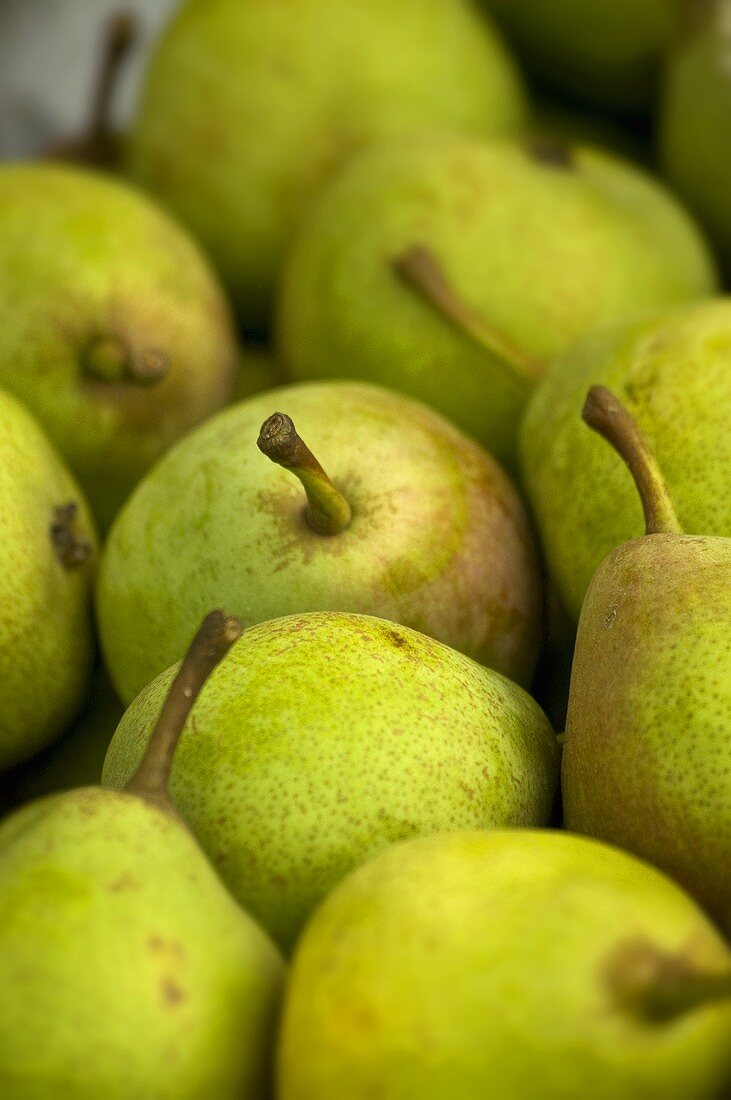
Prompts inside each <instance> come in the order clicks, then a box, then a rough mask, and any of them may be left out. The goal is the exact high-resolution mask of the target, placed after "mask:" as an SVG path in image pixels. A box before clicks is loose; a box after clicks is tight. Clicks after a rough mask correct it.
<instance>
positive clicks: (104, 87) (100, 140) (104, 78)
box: [82, 12, 137, 163]
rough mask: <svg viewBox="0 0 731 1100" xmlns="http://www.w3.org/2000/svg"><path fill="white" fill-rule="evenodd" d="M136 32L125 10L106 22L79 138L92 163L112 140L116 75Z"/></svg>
mask: <svg viewBox="0 0 731 1100" xmlns="http://www.w3.org/2000/svg"><path fill="white" fill-rule="evenodd" d="M136 34H137V27H136V23H135V20H134V18H133V16H132V15H131V14H129V13H126V12H120V13H118V14H117V15H114V16H112V18H111V19H110V21H109V23H108V25H107V31H106V38H105V41H104V53H103V55H102V58H101V63H100V66H99V71H98V73H97V78H96V85H95V88H94V93H93V96H92V103H91V112H90V117H89V122H88V126H87V132H86V134H85V136H84V137H83V139H82V145H83V149H84V151H85V155H86V157H87V158H88V159H89V160H90V161H92V162H93V163H99V162H102V163H103V162H105V161H106V159H107V154H108V152H109V147H110V143H111V141H112V140H113V135H112V126H111V121H110V118H111V108H112V100H113V98H114V94H115V92H116V89H117V85H118V83H119V74H120V73H121V71H122V66H123V64H124V61H125V60H126V58H127V57H128V56H129V53H130V50H131V48H132V46H133V45H134V41H135V38H136Z"/></svg>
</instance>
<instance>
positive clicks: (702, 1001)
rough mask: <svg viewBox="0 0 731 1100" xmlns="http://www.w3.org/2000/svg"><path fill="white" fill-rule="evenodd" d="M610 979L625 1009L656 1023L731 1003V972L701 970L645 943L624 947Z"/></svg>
mask: <svg viewBox="0 0 731 1100" xmlns="http://www.w3.org/2000/svg"><path fill="white" fill-rule="evenodd" d="M608 978H609V981H610V985H611V987H612V988H613V991H614V993H615V995H616V996H617V997H618V998H619V1000H620V1001H621V1002H622V1004H623V1005H624V1006H625V1007H628V1008H630V1009H632V1010H633V1011H634V1012H635V1013H637V1014H639V1015H641V1016H643V1017H645V1019H648V1020H652V1021H655V1022H657V1023H662V1022H663V1021H668V1020H674V1019H677V1018H678V1017H679V1016H682V1015H684V1014H685V1013H686V1012H693V1011H695V1010H698V1009H702V1008H706V1007H710V1006H711V1005H713V1004H716V1003H717V1002H718V1001H726V1000H731V970H729V969H726V970H719V971H702V970H700V969H699V968H698V967H697V965H695V964H694V963H693V962H692V961H691V960H689V959H688V958H687V957H684V956H683V955H682V954H670V953H667V952H663V951H661V950H660V949H659V948H658V947H656V946H655V945H654V944H652V943H650V942H649V941H644V940H639V941H630V942H628V943H625V944H623V945H621V947H620V950H619V953H618V955H617V956H616V957H615V958H614V959H613V961H612V965H611V967H610V970H609V972H608Z"/></svg>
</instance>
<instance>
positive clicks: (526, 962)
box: [277, 830, 731, 1100]
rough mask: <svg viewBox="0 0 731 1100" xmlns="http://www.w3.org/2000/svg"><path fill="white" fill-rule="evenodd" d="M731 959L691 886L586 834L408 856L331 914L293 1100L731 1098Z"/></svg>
mask: <svg viewBox="0 0 731 1100" xmlns="http://www.w3.org/2000/svg"><path fill="white" fill-rule="evenodd" d="M729 1028H731V951H729V948H728V946H727V945H726V944H725V943H724V942H723V940H722V939H721V937H720V936H719V934H718V933H717V932H716V931H715V930H714V929H713V927H712V926H711V924H710V923H709V922H708V921H707V920H706V918H705V917H704V915H703V914H702V913H701V912H700V911H699V910H698V909H697V907H696V906H695V905H694V904H693V902H692V901H691V900H690V898H688V897H687V896H686V895H685V894H684V893H683V891H682V890H680V889H679V888H678V887H677V886H676V885H675V884H674V883H673V882H671V881H670V880H669V879H666V878H665V877H664V875H661V874H659V873H658V872H657V871H655V870H654V869H653V868H651V867H648V866H647V865H646V864H644V863H641V862H640V861H639V860H636V859H633V858H632V857H631V856H628V855H626V854H625V853H623V852H620V851H617V850H616V849H614V848H610V847H609V846H607V845H603V844H598V843H596V842H594V841H589V840H585V839H583V838H580V837H575V836H571V835H570V834H567V833H559V832H543V831H537V830H534V831H529V830H525V831H502V830H496V831H494V832H490V833H481V832H453V833H444V834H442V835H441V836H433V837H426V838H419V839H417V840H410V841H406V842H404V843H402V844H397V845H395V846H393V847H392V848H390V849H389V850H388V851H386V852H384V853H382V854H381V855H378V856H376V857H375V858H374V859H372V860H371V861H370V862H368V863H367V864H366V865H365V866H363V867H360V868H359V869H358V870H356V871H354V872H353V873H352V874H351V875H349V876H348V877H347V878H346V879H345V880H344V881H343V882H342V883H341V884H340V885H339V886H338V887H336V888H335V890H334V891H333V893H332V894H331V896H330V897H329V898H328V899H327V900H326V901H325V902H324V904H323V905H322V906H321V908H320V909H319V910H318V911H317V912H316V914H315V915H314V917H313V918H312V921H311V922H310V924H309V925H308V927H307V929H306V930H305V932H304V935H303V937H302V939H301V941H300V944H299V947H298V949H297V953H296V955H295V958H294V962H293V964H292V973H291V979H290V983H289V986H288V991H287V995H286V998H285V1008H284V1016H283V1022H282V1027H281V1033H280V1040H279V1049H278V1071H279V1072H278V1076H279V1087H278V1091H277V1097H278V1100H341V1098H343V1097H346V1096H347V1098H348V1100H370V1098H371V1097H376V1096H377V1097H378V1098H379V1100H412V1098H413V1097H419V1100H444V1098H445V1097H450V1098H451V1100H481V1098H483V1097H494V1098H495V1100H528V1098H533V1097H540V1098H541V1100H585V1098H586V1097H588V1096H591V1097H596V1098H597V1100H627V1098H629V1097H631V1098H633V1100H639V1098H640V1097H641V1098H642V1100H717V1098H718V1097H720V1096H721V1095H724V1096H725V1095H727V1093H726V1092H725V1091H724V1092H723V1093H722V1089H723V1087H724V1085H725V1086H726V1088H728V1085H729V1083H731V1052H730V1049H729V1042H728V1037H729Z"/></svg>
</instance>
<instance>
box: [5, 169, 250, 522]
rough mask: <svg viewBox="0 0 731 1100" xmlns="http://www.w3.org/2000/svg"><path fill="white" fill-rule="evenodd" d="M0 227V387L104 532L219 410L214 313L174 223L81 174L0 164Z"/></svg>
mask: <svg viewBox="0 0 731 1100" xmlns="http://www.w3.org/2000/svg"><path fill="white" fill-rule="evenodd" d="M0 221H1V222H2V227H3V231H2V236H1V237H0V385H2V386H4V387H5V388H6V389H8V390H10V391H11V392H12V393H14V394H15V395H16V396H17V397H18V398H19V399H20V400H21V401H22V402H23V403H24V404H25V405H27V407H28V408H29V409H30V410H31V411H32V412H33V413H34V415H35V416H36V417H37V418H38V420H39V421H40V423H41V424H42V425H43V427H44V429H45V431H46V432H47V434H48V435H49V437H50V438H51V440H52V441H53V443H54V444H55V445H56V447H57V448H58V450H59V451H60V452H61V454H62V455H63V456H64V458H65V459H66V461H67V462H68V464H69V466H70V467H71V469H72V470H73V472H74V474H75V475H76V476H77V477H78V479H79V481H80V483H81V485H82V487H83V488H84V490H85V492H86V493H87V496H88V498H89V501H90V504H91V506H92V508H93V510H94V513H95V515H96V517H97V519H98V521H99V523H100V525H101V526H102V527H104V528H106V527H107V526H108V525H109V523H110V522H111V520H112V518H113V516H114V514H115V512H116V511H117V509H118V508H119V506H120V505H121V504H122V502H123V501H124V499H125V498H126V496H127V495H128V494H129V492H130V490H131V489H132V488H133V486H134V485H135V484H136V482H137V481H138V480H139V478H140V477H141V476H142V474H143V473H144V471H145V470H146V469H147V468H148V466H150V465H151V463H152V462H153V461H154V459H156V458H157V456H158V455H159V454H161V452H162V451H164V450H165V449H166V448H167V447H168V446H169V445H170V443H172V442H173V440H175V439H177V438H178V436H180V435H183V434H184V433H185V432H186V431H187V430H188V429H189V428H191V427H192V426H193V425H194V424H197V423H198V422H199V421H200V420H203V419H204V418H205V417H206V416H208V415H209V414H210V413H212V412H213V411H214V410H216V409H218V408H220V407H221V406H222V405H224V404H225V403H226V401H227V400H228V399H229V397H230V395H231V392H232V389H233V380H234V371H235V366H236V356H237V348H236V340H235V333H234V329H233V323H232V319H231V316H230V312H229V306H228V303H227V302H226V299H225V297H224V294H223V291H222V290H221V289H220V287H219V285H218V283H217V281H216V279H215V277H214V276H213V274H212V272H211V270H210V268H209V266H208V263H207V261H206V260H205V258H204V257H203V255H202V254H201V252H200V251H199V249H198V248H197V246H196V245H195V244H194V243H193V241H191V240H189V238H188V237H187V236H186V234H185V233H183V232H182V230H181V229H180V228H178V226H176V225H175V224H174V223H173V222H172V221H170V220H169V219H168V218H167V217H166V216H165V215H164V214H163V213H162V212H161V211H159V210H157V209H156V208H155V207H154V206H153V205H152V204H151V203H150V202H149V201H148V200H147V199H145V198H144V197H143V196H141V195H139V194H136V193H135V192H134V191H132V190H131V189H129V188H127V187H125V186H123V185H121V184H120V183H118V182H116V181H114V180H112V179H110V178H105V177H103V176H101V175H98V174H96V173H93V172H91V171H88V170H86V169H80V168H72V167H68V166H59V165H55V164H41V163H38V164H6V165H3V166H0Z"/></svg>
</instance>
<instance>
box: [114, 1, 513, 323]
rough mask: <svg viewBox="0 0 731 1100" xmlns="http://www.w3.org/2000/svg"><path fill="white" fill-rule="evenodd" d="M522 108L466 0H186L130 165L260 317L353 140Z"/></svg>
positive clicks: (144, 108)
mask: <svg viewBox="0 0 731 1100" xmlns="http://www.w3.org/2000/svg"><path fill="white" fill-rule="evenodd" d="M523 117H524V93H523V89H522V84H521V81H520V78H519V76H518V73H517V71H516V69H515V67H514V65H513V63H512V60H511V59H510V57H509V56H508V54H507V52H506V50H505V48H504V46H503V44H502V42H501V40H500V39H499V38H498V36H497V34H496V32H494V31H493V30H492V29H491V26H490V25H488V23H487V22H486V21H485V20H483V19H481V18H480V17H479V15H478V13H477V12H475V11H474V10H473V8H472V5H471V3H468V2H466V0H429V3H428V4H424V2H423V0H348V3H347V4H343V2H342V0H266V2H265V3H262V2H259V3H246V4H242V3H241V0H207V3H199V2H196V0H192V2H191V0H188V2H187V3H184V4H182V6H181V7H180V10H179V11H178V13H177V15H176V16H175V18H174V19H173V20H172V22H171V24H170V25H169V27H168V28H167V30H166V32H165V33H164V34H163V37H162V40H161V42H160V44H159V46H158V48H157V51H156V53H155V55H154V57H153V58H152V62H151V66H150V70H149V73H148V76H147V81H146V85H145V88H144V90H143V94H142V100H141V104H140V106H139V111H138V117H137V119H136V122H135V123H134V124H133V127H132V131H131V134H130V138H129V147H128V155H127V168H128V171H129V173H130V175H131V176H132V178H133V179H134V180H135V181H136V182H138V183H139V184H141V185H142V186H143V187H145V188H146V189H148V190H150V191H152V192H153V193H154V194H156V195H157V196H159V198H160V199H161V200H162V202H163V203H165V204H166V205H167V206H169V207H170V208H171V209H172V210H173V211H174V212H175V214H176V215H177V216H178V217H179V218H180V219H181V220H182V221H183V222H184V223H185V224H186V225H188V226H189V227H190V228H191V229H192V230H193V232H194V233H195V234H196V236H197V237H198V238H199V239H200V240H201V241H202V242H203V244H204V245H205V246H206V248H207V250H208V252H209V253H210V255H211V256H212V257H213V259H214V262H215V263H216V265H217V267H218V269H219V271H220V272H221V273H222V275H223V277H224V279H225V281H226V283H227V285H228V287H229V289H230V290H231V293H232V295H233V298H234V300H235V303H236V306H237V309H238V311H239V314H240V315H241V317H242V319H243V321H244V323H245V325H246V326H247V328H249V329H251V328H255V329H261V328H262V327H264V325H265V322H266V316H267V312H268V309H269V304H270V299H271V297H272V293H273V289H274V285H275V282H276V279H277V277H278V274H279V268H280V265H281V261H282V257H283V254H284V251H285V249H286V247H287V244H288V241H289V239H290V237H291V235H292V232H293V231H294V228H295V226H296V224H297V222H298V220H299V218H300V216H301V214H302V211H303V209H305V208H306V207H307V205H308V204H309V202H310V201H311V198H312V196H313V195H314V194H315V193H316V191H317V190H318V189H319V188H320V186H321V185H322V182H323V180H324V179H326V178H327V177H329V176H331V175H332V174H333V173H334V172H335V171H336V170H337V169H338V168H339V167H340V165H341V164H342V163H343V162H344V161H345V160H346V159H347V158H348V157H349V156H350V155H351V154H352V152H353V151H354V150H356V149H359V148H361V147H363V146H366V145H370V144H372V143H373V142H376V141H378V140H379V139H382V138H387V137H396V138H400V137H402V136H404V135H406V134H409V133H412V132H418V131H421V130H425V129H430V128H432V127H434V128H436V129H445V130H449V131H456V132H458V133H469V134H484V135H490V134H497V133H506V132H511V131H514V130H517V129H518V128H519V127H520V125H521V123H522V121H523Z"/></svg>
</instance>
